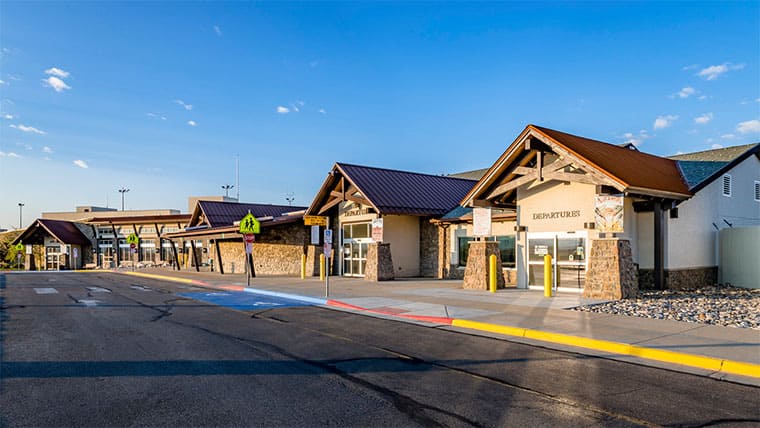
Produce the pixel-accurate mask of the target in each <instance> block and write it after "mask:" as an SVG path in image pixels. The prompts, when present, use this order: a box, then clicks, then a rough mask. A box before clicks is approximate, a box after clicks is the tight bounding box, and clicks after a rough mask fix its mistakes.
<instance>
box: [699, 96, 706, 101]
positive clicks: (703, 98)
mask: <svg viewBox="0 0 760 428" xmlns="http://www.w3.org/2000/svg"><path fill="white" fill-rule="evenodd" d="M697 99H698V100H699V101H703V100H706V99H707V95H700V96H699V98H697Z"/></svg>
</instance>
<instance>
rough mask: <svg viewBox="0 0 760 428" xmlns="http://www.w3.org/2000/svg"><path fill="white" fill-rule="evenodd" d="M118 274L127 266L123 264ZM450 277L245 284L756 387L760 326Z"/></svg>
mask: <svg viewBox="0 0 760 428" xmlns="http://www.w3.org/2000/svg"><path fill="white" fill-rule="evenodd" d="M123 273H129V272H127V271H124V272H123ZM137 274H139V275H155V278H164V279H173V280H179V281H189V282H191V283H194V284H196V285H199V286H204V287H210V288H221V289H228V290H244V289H246V279H245V276H243V275H220V274H218V273H213V272H194V271H179V272H178V271H173V270H168V269H145V270H141V271H139V272H137ZM461 284H462V283H461V281H456V280H443V281H442V280H432V279H431V280H426V279H421V280H420V279H414V280H407V279H403V280H395V281H386V282H369V281H365V280H363V279H362V278H346V277H335V276H333V277H330V283H329V295H328V296H326V294H327V292H328V290H326V286H325V282H324V281H320V280H319V278H317V277H309V278H306V279H301V278H294V277H257V278H254V279H253V280H252V283H251V287H250V288H247V290H246V291H249V292H252V293H258V294H262V293H269V294H275V295H280V296H285V297H291V298H294V299H307V300H309V299H311V300H310V301H312V302H317V303H320V304H323V305H326V306H331V307H334V308H340V309H343V310H347V311H355V312H362V313H365V314H369V315H373V316H378V317H384V318H394V319H398V320H403V321H406V322H413V323H414V322H421V323H424V324H432V325H438V326H442V327H444V328H449V329H454V330H460V331H466V332H469V333H472V334H480V335H487V336H492V337H501V338H505V337H508V338H509V339H510V340H514V341H519V342H523V343H529V344H535V345H540V346H549V347H552V348H555V349H562V350H570V351H573V352H583V353H586V354H588V355H593V356H601V357H605V358H614V359H618V360H622V361H628V362H635V363H637V364H645V365H649V366H653V367H662V368H667V369H670V370H677V371H682V372H686V373H692V374H698V375H700V376H708V377H712V378H716V379H723V380H730V381H733V382H739V383H744V384H748V385H754V386H760V332H758V330H754V329H746V328H734V327H723V326H714V325H707V324H694V323H686V322H679V321H673V320H655V319H646V318H636V317H630V316H624V315H612V314H598V313H589V312H580V311H571V310H568V309H569V308H572V307H576V306H579V305H584V304H594V303H601V302H602V301H601V300H593V299H584V298H583V297H582V296H581V294H579V293H567V292H565V293H558V294H557V295H555V296H554V297H551V298H546V297H544V296H543V292H541V291H536V290H518V289H515V288H508V289H501V290H498V291H497V292H496V293H490V292H488V291H480V290H466V289H463V288H462V287H461Z"/></svg>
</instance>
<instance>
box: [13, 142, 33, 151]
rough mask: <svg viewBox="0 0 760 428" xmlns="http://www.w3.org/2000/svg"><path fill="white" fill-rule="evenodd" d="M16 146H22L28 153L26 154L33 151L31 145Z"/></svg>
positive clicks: (19, 144)
mask: <svg viewBox="0 0 760 428" xmlns="http://www.w3.org/2000/svg"><path fill="white" fill-rule="evenodd" d="M16 145H17V146H22V145H23V146H24V149H26V151H28V152H30V151H32V149H33V147H32V145H31V144H21V143H18V144H16Z"/></svg>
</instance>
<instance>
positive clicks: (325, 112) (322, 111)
mask: <svg viewBox="0 0 760 428" xmlns="http://www.w3.org/2000/svg"><path fill="white" fill-rule="evenodd" d="M318 111H319V112H320V113H322V114H327V111H326V110H325V109H323V108H321V109H319V110H318Z"/></svg>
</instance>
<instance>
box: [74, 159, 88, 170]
mask: <svg viewBox="0 0 760 428" xmlns="http://www.w3.org/2000/svg"><path fill="white" fill-rule="evenodd" d="M74 165H76V166H78V167H80V168H82V169H87V168H89V166H88V165H87V162H85V161H83V160H82V159H77V160H75V161H74Z"/></svg>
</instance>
